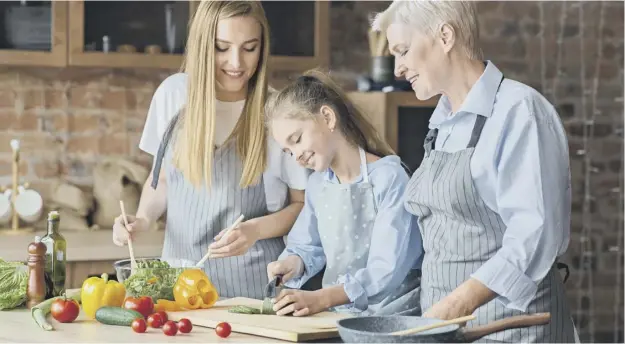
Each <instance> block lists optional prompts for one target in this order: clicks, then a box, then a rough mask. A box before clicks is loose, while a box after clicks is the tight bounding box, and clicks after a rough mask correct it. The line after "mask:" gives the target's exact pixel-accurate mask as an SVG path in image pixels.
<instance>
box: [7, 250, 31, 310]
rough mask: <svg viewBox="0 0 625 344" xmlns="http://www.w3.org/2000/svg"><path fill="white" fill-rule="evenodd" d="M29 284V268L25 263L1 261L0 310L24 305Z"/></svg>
mask: <svg viewBox="0 0 625 344" xmlns="http://www.w3.org/2000/svg"><path fill="white" fill-rule="evenodd" d="M27 284H28V267H26V265H24V263H21V262H7V261H4V260H2V259H0V310H6V309H13V308H17V307H19V306H21V305H22V304H24V302H26V295H27V294H26V288H27Z"/></svg>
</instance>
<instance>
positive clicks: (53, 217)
mask: <svg viewBox="0 0 625 344" xmlns="http://www.w3.org/2000/svg"><path fill="white" fill-rule="evenodd" d="M58 219H59V212H58V211H57V210H52V211H51V212H49V213H48V220H58Z"/></svg>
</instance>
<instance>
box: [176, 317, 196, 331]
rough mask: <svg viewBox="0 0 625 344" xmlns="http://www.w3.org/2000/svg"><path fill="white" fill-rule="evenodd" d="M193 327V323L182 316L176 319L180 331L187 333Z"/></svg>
mask: <svg viewBox="0 0 625 344" xmlns="http://www.w3.org/2000/svg"><path fill="white" fill-rule="evenodd" d="M192 329H193V324H191V321H189V319H187V318H182V319H180V321H178V331H180V333H189V332H191V330H192Z"/></svg>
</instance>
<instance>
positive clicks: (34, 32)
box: [0, 0, 330, 71]
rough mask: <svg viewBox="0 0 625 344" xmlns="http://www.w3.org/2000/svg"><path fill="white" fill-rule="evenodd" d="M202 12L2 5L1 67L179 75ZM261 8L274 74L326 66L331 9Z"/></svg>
mask: <svg viewBox="0 0 625 344" xmlns="http://www.w3.org/2000/svg"><path fill="white" fill-rule="evenodd" d="M198 4H199V2H197V1H92V0H90V1H82V0H77V1H69V2H66V1H31V0H27V1H26V2H20V1H6V2H0V15H2V16H4V17H5V18H8V17H11V18H13V19H11V20H9V21H7V20H3V21H0V22H4V23H5V24H4V25H0V26H1V27H0V65H15V66H19V65H22V66H55V67H68V66H69V67H72V66H76V67H102V68H159V69H172V70H175V69H179V68H180V66H181V64H182V60H183V53H184V49H185V45H186V39H187V30H188V25H189V23H190V20H191V18H192V17H193V13H194V12H195V9H196V8H197V6H198ZM262 5H263V7H264V9H265V12H266V15H267V18H268V20H269V25H270V28H271V47H270V51H271V55H272V57H271V59H270V61H269V66H270V68H271V69H272V70H274V71H275V70H286V71H302V70H305V69H309V68H313V67H317V66H327V65H328V61H329V6H330V4H329V2H327V1H321V0H319V1H262ZM16 13H18V14H19V15H16ZM15 18H17V19H15ZM24 28H26V30H25V29H24ZM16 32H20V33H19V34H18V33H16ZM16 37H17V43H16ZM42 37H43V38H44V39H42ZM48 41H49V42H48ZM29 42H30V43H29ZM33 42H34V43H33Z"/></svg>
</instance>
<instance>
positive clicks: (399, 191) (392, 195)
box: [279, 156, 423, 312]
mask: <svg viewBox="0 0 625 344" xmlns="http://www.w3.org/2000/svg"><path fill="white" fill-rule="evenodd" d="M367 171H368V173H369V182H370V183H371V184H372V185H373V194H374V202H375V204H376V206H377V210H378V213H377V216H376V218H375V221H374V225H373V230H372V234H371V236H372V237H371V242H370V247H369V257H368V259H367V266H366V267H365V268H363V269H360V270H358V271H357V272H356V273H355V274H353V275H350V274H347V275H343V276H341V277H340V278H339V280H338V281H336V284H343V288H344V290H345V293H346V294H347V296H348V297H349V300H350V301H351V303H350V304H348V305H345V306H342V307H337V309H341V308H343V309H346V310H348V311H355V312H361V311H365V310H366V309H367V308H368V306H369V305H373V304H377V303H378V302H380V301H382V300H383V299H384V298H385V297H386V296H387V295H389V294H390V293H391V292H393V291H394V290H395V289H397V288H399V286H400V285H401V283H402V282H403V281H404V279H405V278H406V276H407V275H408V273H409V272H410V270H411V269H417V268H420V266H421V261H422V258H423V246H422V241H421V234H420V232H419V229H418V222H417V219H416V217H414V216H413V215H412V214H410V213H409V212H408V211H406V210H405V209H404V206H403V196H404V190H405V188H406V184H407V183H408V180H409V177H408V175H407V174H406V172H405V171H404V169H403V168H402V166H401V162H400V159H399V157H397V156H386V157H384V158H381V159H379V160H377V161H374V162H372V163H369V164H367ZM325 181H329V182H331V183H335V184H338V183H339V181H338V179H337V178H336V176H335V175H334V173H333V172H332V171H331V170H330V169H328V170H327V171H326V172H314V173H313V174H311V175H310V178H309V179H308V185H307V187H306V196H305V202H304V208H303V209H302V211H301V213H300V215H299V216H298V218H297V220H296V221H295V224H294V225H293V228H292V229H291V231H290V232H289V235H288V237H287V246H286V248H285V250H284V251H283V253H282V255H280V258H279V259H284V258H286V257H287V256H289V255H298V256H300V257H301V258H302V260H303V262H304V270H305V271H304V273H303V275H302V276H301V277H299V278H293V279H291V280H289V281H287V282H285V285H286V286H287V287H289V288H301V287H302V285H303V284H304V283H305V282H306V281H308V280H309V279H310V278H311V277H313V276H314V275H316V274H317V273H318V272H319V271H321V270H322V269H323V267H324V266H325V264H326V256H325V254H324V251H323V247H322V245H321V240H320V238H319V232H318V230H317V218H316V215H315V214H316V212H315V205H316V204H315V203H316V202H320V200H319V197H320V195H319V193H320V190H321V188H322V185H323V183H324V182H325ZM362 181H363V178H362V174H361V175H360V176H359V177H358V178H357V180H356V181H355V182H354V183H362ZM345 244H346V245H348V244H349V245H351V244H350V243H345ZM354 244H355V245H364V244H365V243H363V242H354Z"/></svg>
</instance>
